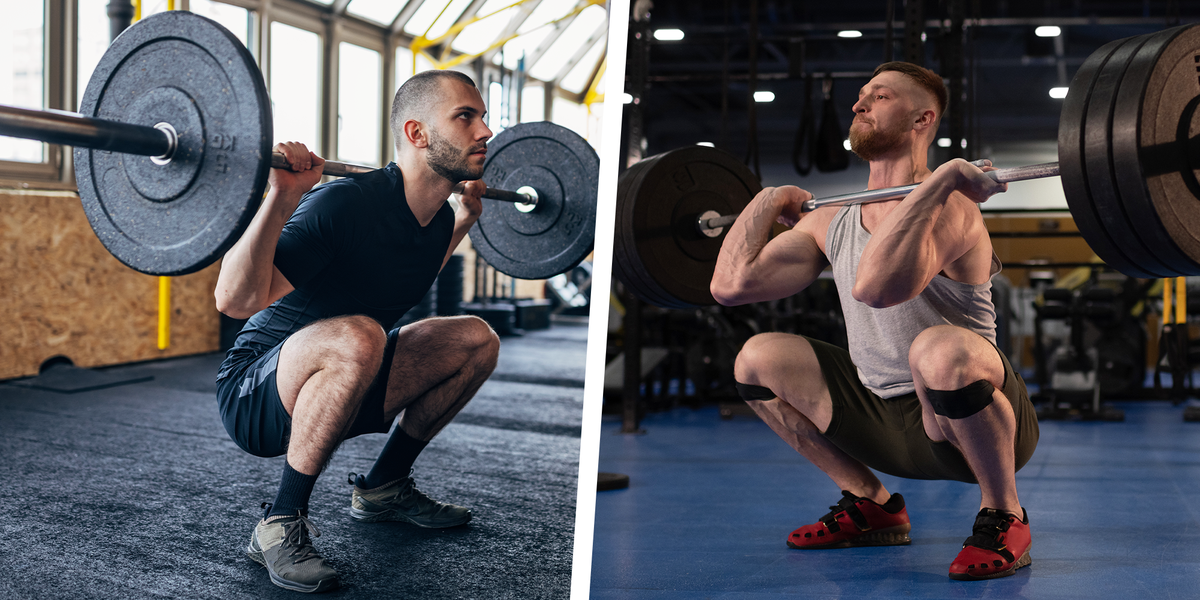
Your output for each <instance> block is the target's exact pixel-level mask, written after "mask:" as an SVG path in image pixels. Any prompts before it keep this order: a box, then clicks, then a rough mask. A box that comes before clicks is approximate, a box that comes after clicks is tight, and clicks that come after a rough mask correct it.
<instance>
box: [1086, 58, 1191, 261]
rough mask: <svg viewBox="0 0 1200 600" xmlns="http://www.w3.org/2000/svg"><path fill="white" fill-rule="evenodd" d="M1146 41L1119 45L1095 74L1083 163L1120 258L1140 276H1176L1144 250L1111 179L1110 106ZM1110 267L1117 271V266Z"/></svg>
mask: <svg viewBox="0 0 1200 600" xmlns="http://www.w3.org/2000/svg"><path fill="white" fill-rule="evenodd" d="M1147 37H1148V36H1146V37H1143V36H1139V37H1135V38H1130V39H1129V40H1127V41H1126V42H1125V43H1124V44H1121V46H1120V47H1118V48H1117V49H1116V50H1114V51H1113V52H1112V54H1110V55H1109V56H1108V60H1107V61H1105V63H1104V66H1102V67H1101V68H1100V70H1099V72H1098V73H1097V75H1096V78H1095V81H1093V83H1092V93H1091V96H1090V97H1089V98H1088V107H1087V113H1086V114H1085V116H1084V131H1083V160H1084V164H1085V167H1084V168H1085V170H1086V171H1087V178H1088V191H1089V192H1090V194H1091V200H1092V206H1094V207H1095V209H1096V216H1097V217H1099V219H1100V224H1101V226H1102V227H1104V230H1105V231H1107V232H1108V237H1109V238H1110V239H1112V240H1113V242H1114V243H1115V244H1116V247H1117V250H1118V251H1119V252H1120V253H1121V256H1122V257H1123V258H1124V259H1126V260H1127V261H1128V262H1129V263H1130V264H1132V265H1133V266H1134V267H1133V268H1134V269H1137V270H1139V271H1140V272H1141V273H1149V274H1151V275H1153V276H1155V277H1170V276H1174V275H1178V273H1176V272H1175V271H1174V270H1173V269H1171V268H1170V267H1168V266H1166V265H1165V264H1163V262H1162V261H1160V260H1158V259H1157V258H1156V257H1155V256H1154V253H1153V252H1151V251H1150V250H1149V249H1148V248H1146V246H1145V244H1144V243H1143V242H1142V240H1141V237H1140V236H1139V235H1138V233H1137V231H1136V230H1135V229H1134V227H1133V224H1132V223H1131V222H1130V220H1129V216H1128V215H1126V212H1125V204H1124V203H1123V202H1122V200H1121V197H1120V195H1119V194H1118V193H1117V184H1116V181H1115V180H1114V179H1113V161H1114V160H1116V159H1118V158H1120V157H1119V155H1115V154H1114V148H1113V146H1112V144H1111V143H1110V142H1111V140H1112V135H1111V131H1112V129H1113V126H1114V125H1117V123H1114V121H1113V104H1114V101H1115V99H1116V95H1117V88H1118V87H1119V86H1120V84H1121V79H1122V77H1124V76H1125V74H1126V68H1127V67H1128V66H1129V62H1130V60H1132V59H1133V57H1134V56H1135V55H1136V54H1137V53H1138V51H1139V50H1140V49H1141V48H1142V45H1143V44H1144V43H1145V42H1146V40H1147ZM1110 264H1112V265H1113V266H1117V267H1118V268H1119V266H1118V265H1117V264H1114V263H1110ZM1121 271H1122V272H1124V273H1127V274H1130V275H1137V276H1139V277H1144V276H1145V275H1143V274H1137V273H1134V272H1133V271H1128V270H1125V269H1121Z"/></svg>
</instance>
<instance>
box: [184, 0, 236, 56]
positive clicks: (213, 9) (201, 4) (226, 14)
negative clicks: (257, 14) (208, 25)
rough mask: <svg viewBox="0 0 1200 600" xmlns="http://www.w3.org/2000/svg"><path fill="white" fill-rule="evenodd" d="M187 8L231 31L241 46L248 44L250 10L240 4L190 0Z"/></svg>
mask: <svg viewBox="0 0 1200 600" xmlns="http://www.w3.org/2000/svg"><path fill="white" fill-rule="evenodd" d="M177 1H178V0H177ZM188 8H189V10H191V11H192V12H194V13H196V14H198V15H201V16H205V17H208V18H210V19H212V20H214V21H216V22H218V23H220V24H221V26H222V27H224V28H225V29H228V30H229V31H230V32H231V33H233V35H234V36H236V37H237V39H238V40H240V41H241V42H242V45H243V46H246V47H249V46H250V27H251V23H250V11H248V10H246V9H244V8H242V7H240V6H233V5H231V4H225V3H223V2H216V1H215V0H191V2H189V3H188Z"/></svg>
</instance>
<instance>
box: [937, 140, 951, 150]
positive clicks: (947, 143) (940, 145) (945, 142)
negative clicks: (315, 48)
mask: <svg viewBox="0 0 1200 600" xmlns="http://www.w3.org/2000/svg"><path fill="white" fill-rule="evenodd" d="M949 147H950V138H938V148H949Z"/></svg>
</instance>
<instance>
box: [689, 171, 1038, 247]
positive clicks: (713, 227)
mask: <svg viewBox="0 0 1200 600" xmlns="http://www.w3.org/2000/svg"><path fill="white" fill-rule="evenodd" d="M971 164H974V165H976V166H980V165H981V163H980V161H975V162H973V163H971ZM987 176H988V177H990V178H992V180H994V181H996V182H997V183H1009V182H1012V181H1025V180H1028V179H1042V178H1046V177H1058V163H1056V162H1050V163H1040V164H1036V165H1026V166H1023V167H1011V168H1007V169H997V170H995V171H988V172H987ZM918 185H920V184H916V183H914V184H912V185H903V186H899V187H890V188H880V189H877V190H864V191H861V192H851V193H849V194H840V195H837V196H827V197H825V198H813V199H811V200H808V201H807V202H805V203H804V205H803V209H802V210H803V212H810V211H813V210H816V209H818V208H821V207H825V206H845V205H847V204H871V203H873V202H886V201H888V200H899V199H901V198H904V197H905V196H907V195H909V194H910V193H912V191H913V190H915V189H917V186H918ZM737 218H738V216H737V215H721V216H718V217H712V218H704V215H701V217H700V218H699V219H698V220H697V223H696V227H697V228H698V229H699V230H700V233H702V234H704V235H707V236H710V237H712V236H714V235H719V234H720V230H721V229H722V228H724V227H728V226H730V225H732V224H733V222H734V221H736V220H737ZM714 231H715V232H716V234H713V232H714Z"/></svg>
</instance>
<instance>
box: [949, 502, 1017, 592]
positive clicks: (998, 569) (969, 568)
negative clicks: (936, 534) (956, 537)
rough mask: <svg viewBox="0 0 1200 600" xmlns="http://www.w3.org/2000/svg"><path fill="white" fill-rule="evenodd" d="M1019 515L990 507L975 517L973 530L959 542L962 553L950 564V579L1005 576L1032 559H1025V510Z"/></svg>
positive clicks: (970, 579) (971, 579)
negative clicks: (961, 543) (969, 535)
mask: <svg viewBox="0 0 1200 600" xmlns="http://www.w3.org/2000/svg"><path fill="white" fill-rule="evenodd" d="M1021 513H1022V518H1020V519H1018V518H1017V515H1014V514H1012V513H1007V512H1002V511H999V510H996V509H994V508H985V509H983V510H981V511H979V514H978V515H977V516H976V517H975V527H974V529H973V531H974V533H972V534H971V537H969V538H967V541H965V542H963V549H962V552H959V553H958V558H955V559H954V562H952V563H950V579H962V580H968V581H973V580H977V579H995V578H997V577H1007V576H1009V575H1012V574H1013V573H1015V572H1016V571H1017V569H1020V568H1021V567H1024V566H1026V565H1028V564H1030V563H1032V562H1033V559H1032V558H1029V546H1030V545H1031V543H1032V542H1031V540H1030V537H1029V513H1026V512H1025V509H1021Z"/></svg>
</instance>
